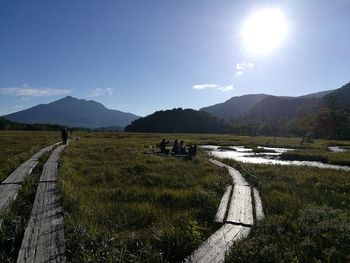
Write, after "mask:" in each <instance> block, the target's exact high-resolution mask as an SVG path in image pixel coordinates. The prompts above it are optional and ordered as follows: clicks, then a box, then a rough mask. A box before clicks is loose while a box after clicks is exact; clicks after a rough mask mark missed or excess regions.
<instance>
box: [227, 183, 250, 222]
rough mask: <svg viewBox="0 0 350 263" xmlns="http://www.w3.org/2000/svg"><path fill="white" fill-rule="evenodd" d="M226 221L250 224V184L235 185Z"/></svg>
mask: <svg viewBox="0 0 350 263" xmlns="http://www.w3.org/2000/svg"><path fill="white" fill-rule="evenodd" d="M226 221H227V222H231V223H237V224H244V225H252V224H253V223H254V221H253V206H252V197H251V189H250V186H245V185H235V186H234V187H233V194H232V200H231V204H230V209H229V212H228V216H227V220H226Z"/></svg>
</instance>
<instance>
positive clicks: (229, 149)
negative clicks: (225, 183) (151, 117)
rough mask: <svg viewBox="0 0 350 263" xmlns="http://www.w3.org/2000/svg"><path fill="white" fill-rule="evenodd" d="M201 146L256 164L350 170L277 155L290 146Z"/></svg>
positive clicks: (226, 157)
mask: <svg viewBox="0 0 350 263" xmlns="http://www.w3.org/2000/svg"><path fill="white" fill-rule="evenodd" d="M201 148H203V149H205V150H207V151H208V152H209V154H210V155H212V156H214V157H217V158H222V159H233V160H236V161H239V162H243V163H256V164H279V165H297V166H312V167H318V168H324V169H326V168H328V169H338V170H344V171H350V166H341V165H334V164H325V163H321V162H316V161H287V160H281V159H280V158H279V156H280V155H281V154H282V153H283V152H287V151H293V150H294V149H290V148H272V147H261V146H258V147H257V148H258V153H256V151H253V149H252V148H247V147H243V146H225V147H220V146H216V145H202V146H201Z"/></svg>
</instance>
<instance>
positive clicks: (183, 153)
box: [180, 141, 187, 155]
mask: <svg viewBox="0 0 350 263" xmlns="http://www.w3.org/2000/svg"><path fill="white" fill-rule="evenodd" d="M180 146H181V148H180V154H181V155H186V154H187V151H186V143H185V142H184V141H181V143H180Z"/></svg>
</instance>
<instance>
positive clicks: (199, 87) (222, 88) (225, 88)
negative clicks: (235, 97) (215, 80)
mask: <svg viewBox="0 0 350 263" xmlns="http://www.w3.org/2000/svg"><path fill="white" fill-rule="evenodd" d="M193 89H195V90H204V89H215V90H220V91H230V90H233V85H230V86H219V85H217V84H196V85H193Z"/></svg>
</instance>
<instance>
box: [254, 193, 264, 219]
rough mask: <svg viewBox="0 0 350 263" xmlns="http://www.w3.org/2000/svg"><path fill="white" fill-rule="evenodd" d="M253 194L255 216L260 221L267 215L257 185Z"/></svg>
mask: <svg viewBox="0 0 350 263" xmlns="http://www.w3.org/2000/svg"><path fill="white" fill-rule="evenodd" d="M253 195H254V200H255V217H256V220H258V221H259V220H261V219H263V218H264V216H265V215H264V210H263V206H262V202H261V198H260V194H259V191H258V189H256V188H255V187H254V188H253Z"/></svg>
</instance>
